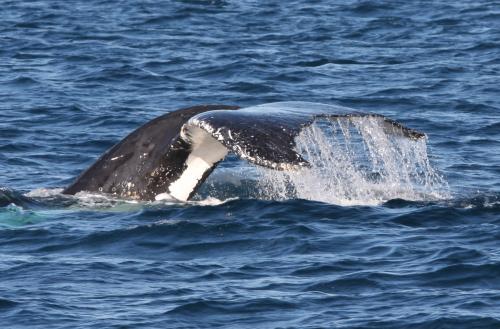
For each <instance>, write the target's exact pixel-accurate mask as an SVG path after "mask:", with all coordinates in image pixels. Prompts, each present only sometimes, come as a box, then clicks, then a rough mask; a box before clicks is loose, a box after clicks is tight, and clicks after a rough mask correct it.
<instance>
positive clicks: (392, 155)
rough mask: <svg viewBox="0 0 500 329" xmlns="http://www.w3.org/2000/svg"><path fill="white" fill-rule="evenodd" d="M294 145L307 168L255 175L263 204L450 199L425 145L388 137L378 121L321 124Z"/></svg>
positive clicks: (261, 171) (361, 119) (263, 171)
mask: <svg viewBox="0 0 500 329" xmlns="http://www.w3.org/2000/svg"><path fill="white" fill-rule="evenodd" d="M296 144H297V151H298V152H299V153H300V154H301V155H302V156H303V157H304V158H306V159H307V160H308V161H309V163H310V164H311V167H310V168H304V169H301V170H299V171H294V172H278V171H273V170H268V169H258V172H259V175H260V185H261V187H260V188H261V194H262V197H263V198H268V199H277V200H283V199H289V198H301V199H307V200H314V201H322V202H328V203H333V204H339V205H376V204H380V203H383V202H385V201H387V200H391V199H397V198H400V199H405V200H411V201H416V200H440V199H446V198H449V188H448V184H447V182H446V181H445V179H444V178H443V177H442V176H441V175H440V174H438V173H437V172H436V170H434V169H433V168H432V166H431V164H430V162H429V158H428V155H427V144H426V139H425V138H421V139H419V140H412V139H408V138H405V137H404V136H401V135H398V134H395V133H392V132H388V131H387V129H386V128H384V125H383V121H382V120H381V119H379V118H376V117H356V118H349V119H340V118H339V119H322V120H321V121H317V122H315V123H314V124H313V125H311V126H310V127H308V128H305V129H304V130H303V131H302V132H301V134H300V135H299V136H298V137H297V139H296Z"/></svg>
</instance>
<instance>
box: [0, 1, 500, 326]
mask: <svg viewBox="0 0 500 329" xmlns="http://www.w3.org/2000/svg"><path fill="white" fill-rule="evenodd" d="M0 14H1V15H0V45H1V47H0V59H1V61H0V99H1V102H0V172H1V175H0V187H1V190H0V205H1V207H0V327H1V328H381V329H385V328H395V329H396V328H397V329H402V328H412V329H413V328H414V329H416V328H418V329H423V328H453V329H456V328H467V329H472V328H474V329H476V328H500V113H499V111H500V98H499V95H500V3H499V2H493V1H482V0H479V1H454V2H452V1H439V0H437V1H371V0H367V1H321V0H315V1H306V0H299V1H217V0H214V1H203V0H190V1H126V0H122V1H113V2H111V1H97V0H87V1H36V0H32V1H2V6H1V9H0ZM290 100H293V101H308V102H320V103H326V104H339V105H343V106H349V107H353V108H355V109H358V110H361V111H369V112H374V113H378V114H382V115H386V116H389V117H390V118H392V119H394V120H397V121H399V122H401V123H403V124H405V125H407V126H409V127H411V128H414V129H417V130H419V131H422V132H425V133H426V135H427V138H426V140H425V141H422V142H420V144H418V145H416V144H408V145H403V144H401V143H403V142H401V141H395V142H393V143H392V144H390V145H392V146H393V147H395V148H393V147H390V148H385V150H387V149H390V150H399V151H397V152H396V151H394V152H393V153H390V154H387V153H380V150H382V149H384V148H383V147H382V146H384V145H385V144H381V143H382V141H381V140H380V139H373V138H372V139H370V138H371V137H370V138H369V136H367V135H363V134H362V133H361V135H360V136H361V137H358V142H359V141H361V142H362V143H361V144H360V143H358V144H357V145H358V146H359V145H365V147H364V148H363V147H362V149H364V150H365V151H366V150H368V151H369V153H368V154H369V155H370V156H371V159H372V160H373V159H375V160H376V159H379V160H380V161H381V162H380V161H379V160H376V161H375V160H374V161H375V162H374V163H377V164H378V167H377V166H375V165H374V166H375V167H373V168H371V169H370V168H368V169H366V167H357V163H358V162H357V160H356V159H359V157H355V156H350V154H354V153H349V152H350V151H349V152H344V151H345V149H342V148H345V147H347V146H346V145H350V144H349V142H350V141H347V142H346V140H345V139H343V140H339V139H335V138H333V137H332V136H333V135H327V134H326V135H325V133H324V131H323V132H321V131H320V132H318V129H320V128H321V127H319V128H318V127H316V126H315V127H312V128H311V129H310V130H308V131H305V132H304V133H303V135H301V137H300V140H298V147H299V148H301V150H302V151H303V152H305V153H307V154H308V155H309V157H310V158H311V159H313V160H314V163H315V164H317V166H315V167H314V168H313V169H314V170H311V171H308V172H307V174H304V175H299V176H293V175H288V176H287V175H285V176H280V175H282V174H278V173H270V172H262V171H261V170H260V169H258V168H254V167H252V166H250V165H248V164H246V163H245V162H242V161H239V160H237V159H235V158H234V157H229V158H228V159H227V160H226V161H224V162H223V163H222V164H221V166H220V168H218V169H217V170H216V171H215V172H214V173H213V175H212V176H211V177H210V179H209V180H208V181H207V183H206V184H205V186H203V187H202V189H201V190H200V193H199V195H197V197H196V198H195V201H192V202H188V203H172V202H171V203H168V202H155V203H145V202H134V201H131V200H120V199H114V198H111V197H109V196H102V195H97V194H91V193H81V194H79V195H77V196H76V197H69V196H64V195H61V194H60V191H61V188H63V187H64V186H67V185H68V184H70V183H71V182H72V181H73V180H74V179H75V177H76V176H77V175H78V174H79V173H80V172H81V171H82V170H84V169H85V168H86V167H87V166H89V165H90V164H92V163H93V161H95V160H96V159H97V158H98V157H99V156H100V155H101V154H102V153H103V152H104V151H105V150H106V149H108V148H109V147H111V146H112V145H113V144H115V143H117V142H118V141H120V140H121V138H123V137H124V136H125V135H127V134H128V133H129V132H130V131H131V130H133V129H135V128H137V127H138V126H140V125H141V124H143V123H145V122H147V121H148V120H150V119H152V118H154V117H156V116H159V115H161V114H164V113H166V112H168V111H171V110H175V109H178V108H182V107H187V106H191V105H198V104H234V105H240V106H250V105H256V104H262V103H267V102H275V101H290ZM361 126H362V127H366V126H367V123H363V124H361ZM330 128H331V127H330ZM320 130H321V129H320ZM375 132H376V130H375ZM375 135H376V136H379V135H377V134H375ZM342 136H344V137H345V136H346V135H344V134H342ZM332 138H333V139H332ZM363 143H364V144H363ZM384 143H385V142H384ZM388 145H389V144H388ZM339 148H340V149H342V151H341V152H340V151H339V152H335V151H336V150H338V149H339ZM349 150H352V149H351V148H350V149H349ZM370 152H372V153H370ZM391 152H392V151H391ZM348 155H349V156H348ZM367 157H368V156H366V155H365V156H364V158H363V159H365V160H366V159H367ZM389 160H390V161H389ZM377 161H378V162H377ZM401 164H404V166H401ZM374 168H375V169H374ZM372 174H373V175H372ZM291 185H292V188H290V186H291Z"/></svg>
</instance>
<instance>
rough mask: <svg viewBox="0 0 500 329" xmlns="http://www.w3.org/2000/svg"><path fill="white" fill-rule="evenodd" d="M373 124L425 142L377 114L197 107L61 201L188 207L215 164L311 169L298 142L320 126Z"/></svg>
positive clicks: (282, 106) (150, 131)
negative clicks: (81, 195)
mask: <svg viewBox="0 0 500 329" xmlns="http://www.w3.org/2000/svg"><path fill="white" fill-rule="evenodd" d="M360 117H372V118H375V119H377V120H379V121H380V123H381V124H382V126H383V127H384V130H385V131H386V133H388V134H396V135H400V136H404V137H406V138H410V139H420V138H423V137H425V135H424V134H423V133H420V132H418V131H416V130H413V129H410V128H407V127H405V126H403V125H402V124H400V123H398V122H396V121H394V120H391V119H389V118H386V117H384V116H382V115H380V114H372V113H362V112H356V111H353V110H352V109H349V108H346V107H341V106H333V105H325V104H317V103H307V102H280V103H270V104H263V105H258V106H252V107H247V108H238V107H237V106H226V105H207V106H197V107H192V108H187V109H182V110H178V111H174V112H171V113H168V114H166V115H163V116H161V117H158V118H156V119H154V120H152V121H150V122H148V123H146V124H145V125H144V126H142V127H140V128H139V129H137V130H135V131H134V132H132V133H131V134H130V135H128V136H127V137H126V138H125V139H123V140H122V141H121V142H120V143H118V144H117V145H115V146H114V147H112V148H111V149H110V150H109V151H107V152H106V153H105V154H104V155H103V156H102V157H101V158H100V159H99V160H97V162H96V163H94V164H93V165H92V166H91V167H90V168H89V169H87V170H86V171H85V172H84V173H83V174H81V175H80V177H78V179H77V180H76V181H75V182H74V183H73V184H72V185H70V186H69V187H68V188H67V189H66V190H65V191H64V192H63V193H67V194H75V193H77V192H79V191H99V192H104V193H112V194H115V195H119V196H122V197H131V198H135V199H140V200H161V199H165V198H174V199H177V200H181V201H186V200H189V199H190V198H191V197H192V196H193V195H194V194H195V192H196V190H197V189H198V187H199V186H200V185H201V184H202V183H203V182H204V181H205V179H206V178H207V177H208V175H209V174H210V173H211V172H212V170H213V169H214V168H215V167H216V166H217V164H218V163H219V162H220V161H222V160H223V159H224V157H225V156H226V155H227V153H228V152H232V153H234V154H236V155H237V156H239V157H240V158H242V159H245V160H247V161H249V162H251V163H254V164H256V165H259V166H263V167H268V168H272V169H276V170H299V169H300V168H303V167H308V166H309V163H308V162H307V161H306V160H305V159H304V158H303V157H302V156H301V155H300V154H299V153H297V151H296V145H295V139H296V137H297V136H298V135H299V134H300V132H301V131H302V130H303V129H304V128H305V127H308V126H310V125H311V124H312V123H313V122H315V121H316V120H318V119H327V120H339V119H343V120H354V119H356V118H360Z"/></svg>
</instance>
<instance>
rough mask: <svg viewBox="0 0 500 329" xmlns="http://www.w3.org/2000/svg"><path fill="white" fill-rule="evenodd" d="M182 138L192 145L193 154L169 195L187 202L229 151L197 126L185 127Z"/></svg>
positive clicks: (171, 185) (172, 185)
mask: <svg viewBox="0 0 500 329" xmlns="http://www.w3.org/2000/svg"><path fill="white" fill-rule="evenodd" d="M181 138H182V139H184V140H186V141H188V142H189V143H190V144H191V153H190V154H189V156H188V158H187V160H186V163H185V166H186V169H185V170H184V171H183V172H182V174H181V176H180V177H179V178H178V179H177V180H176V181H174V182H173V183H171V184H170V186H169V187H168V190H169V193H168V194H169V195H170V196H172V197H174V198H176V199H177V200H181V201H187V199H188V198H189V196H190V194H191V193H192V192H193V190H194V189H195V188H196V186H197V185H198V182H199V181H200V180H201V179H202V178H203V175H204V174H205V172H207V171H208V170H210V169H211V168H212V167H213V166H214V165H215V164H216V163H217V162H219V161H221V160H222V159H224V157H225V156H226V154H227V152H228V149H227V148H226V147H225V146H224V145H222V144H221V143H220V142H219V141H217V140H216V139H215V138H214V137H213V136H212V135H211V134H209V133H208V132H207V131H206V130H204V129H201V128H199V127H197V126H191V125H184V126H183V128H182V130H181ZM163 194H165V193H162V194H159V195H157V196H156V197H155V199H156V200H159V199H157V198H158V197H162V195H163Z"/></svg>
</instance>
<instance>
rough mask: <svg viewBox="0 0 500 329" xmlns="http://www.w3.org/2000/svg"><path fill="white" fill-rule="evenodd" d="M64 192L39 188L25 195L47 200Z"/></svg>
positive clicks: (57, 189) (59, 189) (60, 189)
mask: <svg viewBox="0 0 500 329" xmlns="http://www.w3.org/2000/svg"><path fill="white" fill-rule="evenodd" d="M62 191H63V189H62V188H52V189H48V188H37V189H34V190H32V191H29V192H28V193H25V194H24V195H25V196H27V197H30V198H47V197H51V196H55V195H60V194H61V193H62Z"/></svg>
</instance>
